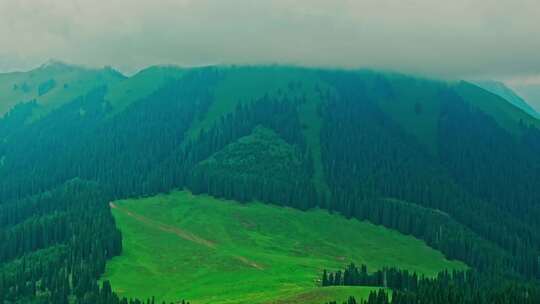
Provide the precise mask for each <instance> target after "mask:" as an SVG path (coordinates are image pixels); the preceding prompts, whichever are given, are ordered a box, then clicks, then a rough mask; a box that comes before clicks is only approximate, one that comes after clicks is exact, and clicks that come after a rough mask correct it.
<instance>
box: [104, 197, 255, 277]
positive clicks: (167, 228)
mask: <svg viewBox="0 0 540 304" xmlns="http://www.w3.org/2000/svg"><path fill="white" fill-rule="evenodd" d="M109 206H110V207H111V208H112V209H116V210H119V211H121V212H123V213H125V214H127V215H128V216H130V217H132V218H134V219H136V220H137V221H139V222H141V223H144V224H146V225H148V226H151V227H154V228H157V229H159V230H161V231H164V232H168V233H172V234H175V235H176V236H178V237H180V238H181V239H184V240H186V241H190V242H194V243H196V244H199V245H202V246H204V247H207V248H210V249H214V250H215V249H216V248H217V245H216V243H214V242H212V241H209V240H206V239H203V238H201V237H199V236H197V235H195V234H193V233H191V232H188V231H185V230H183V229H180V228H178V227H174V226H170V225H166V224H163V223H160V222H158V221H154V220H152V219H149V218H147V217H145V216H143V215H140V214H137V213H134V212H132V211H129V210H128V209H126V208H122V207H120V206H118V205H116V204H115V203H113V202H110V203H109ZM232 258H234V259H235V260H238V261H240V262H242V263H243V264H245V265H248V266H250V267H253V268H256V269H259V270H263V269H264V267H262V266H261V265H260V264H258V263H256V262H253V261H251V260H249V259H247V258H245V257H243V256H237V255H233V256H232Z"/></svg>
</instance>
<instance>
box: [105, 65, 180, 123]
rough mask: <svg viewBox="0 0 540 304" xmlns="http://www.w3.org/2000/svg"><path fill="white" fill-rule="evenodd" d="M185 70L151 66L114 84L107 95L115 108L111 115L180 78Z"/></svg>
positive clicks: (106, 98)
mask: <svg viewBox="0 0 540 304" xmlns="http://www.w3.org/2000/svg"><path fill="white" fill-rule="evenodd" d="M184 71H185V70H183V69H181V68H178V67H174V66H156V67H151V68H148V69H145V70H142V71H140V72H139V73H137V74H135V75H134V76H132V77H130V78H128V79H126V80H124V81H122V82H120V83H117V84H116V85H114V86H112V87H111V88H109V91H108V92H107V95H106V96H105V100H107V101H108V102H110V104H111V106H112V108H113V112H112V113H111V115H114V114H117V113H120V112H122V111H123V110H124V109H126V108H127V107H128V106H129V105H130V104H132V103H133V102H135V101H138V100H141V99H144V98H146V97H148V96H149V95H151V94H152V93H154V92H156V91H157V90H158V89H160V88H162V87H163V86H165V85H166V84H167V82H169V81H173V80H178V79H180V78H181V77H182V76H183V75H184Z"/></svg>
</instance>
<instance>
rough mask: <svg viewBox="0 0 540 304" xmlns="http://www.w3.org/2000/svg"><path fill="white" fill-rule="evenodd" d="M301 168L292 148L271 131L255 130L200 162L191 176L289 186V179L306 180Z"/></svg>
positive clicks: (296, 154)
mask: <svg viewBox="0 0 540 304" xmlns="http://www.w3.org/2000/svg"><path fill="white" fill-rule="evenodd" d="M302 166H303V164H302V159H301V156H300V155H299V151H297V150H296V149H295V147H294V146H292V145H290V144H288V143H287V142H285V141H284V140H283V139H281V138H280V137H279V135H277V134H276V133H275V132H274V131H272V130H270V129H267V128H264V127H260V126H259V127H256V128H255V129H254V130H253V132H252V133H251V134H250V135H248V136H244V137H242V138H240V139H238V140H237V141H236V142H234V143H231V144H229V145H228V146H226V147H225V148H223V149H222V150H221V151H219V152H217V153H215V154H214V155H212V156H211V157H210V158H208V159H206V160H204V161H202V162H200V163H199V164H198V165H197V166H196V167H195V169H194V172H195V174H197V172H198V171H201V172H211V174H212V175H214V176H218V177H220V178H222V179H224V178H226V177H227V176H228V177H229V178H232V177H238V178H242V179H251V180H253V179H257V178H260V179H264V180H271V181H276V182H282V183H291V178H292V179H294V180H305V179H306V178H307V176H305V173H304V171H303V167H302Z"/></svg>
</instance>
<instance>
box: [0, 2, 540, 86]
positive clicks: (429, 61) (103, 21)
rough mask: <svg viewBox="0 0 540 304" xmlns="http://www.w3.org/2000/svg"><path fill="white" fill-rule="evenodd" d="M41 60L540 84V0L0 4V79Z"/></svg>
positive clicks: (123, 67) (131, 67) (122, 66)
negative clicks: (269, 67)
mask: <svg viewBox="0 0 540 304" xmlns="http://www.w3.org/2000/svg"><path fill="white" fill-rule="evenodd" d="M49 58H55V59H59V60H63V61H67V62H70V63H77V64H84V65H90V66H104V65H111V66H113V67H115V68H118V69H119V70H121V71H123V72H126V73H133V72H135V71H137V70H139V69H141V68H144V67H146V66H149V65H154V64H179V65H189V66H192V65H206V64H256V63H281V64H298V65H309V66H335V67H346V68H359V67H369V68H377V69H389V70H396V71H401V72H410V73H421V74H427V75H433V76H441V77H457V78H464V77H475V76H480V77H490V78H496V79H511V80H512V81H521V79H524V80H523V81H531V79H532V81H540V78H539V77H538V75H540V2H539V1H538V0H468V1H466V0H445V1H437V0H356V1H353V0H297V1H293V0H290V1H286V0H273V1H263V0H259V1H256V0H253V1H249V0H147V1H142V0H0V71H8V70H21V69H22V70H24V69H28V68H32V67H35V66H37V65H39V64H41V63H43V62H45V61H46V60H47V59H49Z"/></svg>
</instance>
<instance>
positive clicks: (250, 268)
mask: <svg viewBox="0 0 540 304" xmlns="http://www.w3.org/2000/svg"><path fill="white" fill-rule="evenodd" d="M115 206H116V207H117V208H114V209H113V214H114V216H115V218H116V220H117V222H118V225H119V227H120V229H121V230H122V233H123V235H124V253H123V255H122V256H120V257H116V258H114V259H113V260H112V261H111V262H109V263H108V265H107V272H106V274H105V276H104V278H105V279H109V280H111V282H112V284H113V286H114V288H115V289H116V291H117V292H118V293H119V294H121V295H127V296H137V297H147V296H150V295H156V296H157V297H158V299H159V300H176V299H179V298H186V299H189V300H191V301H192V302H193V303H276V302H277V303H279V302H278V300H281V301H282V302H281V303H285V302H287V303H295V302H294V301H297V303H311V302H309V301H307V300H306V301H303V300H302V299H308V298H313V299H315V298H319V299H325V297H328V298H332V297H335V296H336V295H338V294H339V298H342V297H343V298H344V297H346V296H347V295H348V294H355V295H358V296H360V295H362V294H366V293H368V292H369V289H366V288H352V289H351V288H330V289H326V288H324V289H323V288H320V287H318V284H319V282H318V279H319V276H320V273H321V272H322V270H323V268H327V269H338V268H342V267H343V266H344V265H345V264H347V263H349V262H355V263H365V264H367V265H368V266H369V267H370V268H371V269H377V268H380V267H383V266H385V265H394V266H399V267H402V268H406V269H410V270H413V271H418V272H420V273H424V274H426V275H433V274H435V273H436V272H438V271H440V270H442V269H445V268H450V269H454V268H462V267H464V265H463V264H461V263H459V262H452V261H448V260H446V259H445V258H444V257H443V255H442V254H441V253H439V252H437V251H435V250H433V249H431V248H429V247H428V246H426V245H425V244H424V243H423V242H421V241H419V240H417V239H414V238H412V237H409V236H404V235H401V234H399V233H397V232H394V231H391V230H388V229H385V228H382V227H379V226H375V225H371V224H369V223H366V222H359V221H356V220H347V219H345V218H343V217H341V216H338V215H335V214H334V215H332V214H329V213H327V212H325V211H321V210H313V211H309V212H301V211H297V210H293V209H290V208H280V207H276V206H270V205H263V204H259V203H252V204H248V205H242V204H238V203H236V202H232V201H223V200H218V199H215V198H212V197H209V196H194V195H192V194H190V193H189V192H185V191H179V192H173V193H171V194H168V195H159V196H156V197H151V198H144V199H137V200H123V201H118V202H115ZM283 301H285V302H283ZM316 302H317V303H318V302H320V301H319V300H317V301H316Z"/></svg>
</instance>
